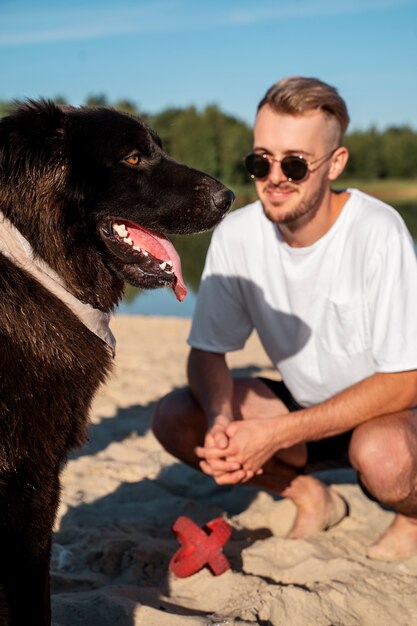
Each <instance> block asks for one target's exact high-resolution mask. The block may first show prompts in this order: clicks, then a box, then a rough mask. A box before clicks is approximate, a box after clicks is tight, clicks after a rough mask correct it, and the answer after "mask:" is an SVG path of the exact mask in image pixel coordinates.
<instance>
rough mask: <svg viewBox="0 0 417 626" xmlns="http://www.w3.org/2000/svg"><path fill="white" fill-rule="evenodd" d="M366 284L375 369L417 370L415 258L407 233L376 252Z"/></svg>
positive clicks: (416, 268)
mask: <svg viewBox="0 0 417 626" xmlns="http://www.w3.org/2000/svg"><path fill="white" fill-rule="evenodd" d="M367 283H368V302H369V314H370V317H371V319H370V328H371V329H372V337H371V341H372V352H373V357H374V361H375V369H376V371H378V372H400V371H408V370H412V369H417V258H416V253H415V249H414V244H413V241H412V240H411V237H410V236H409V235H408V233H401V234H395V236H393V237H392V238H391V239H390V240H389V242H388V243H387V245H386V246H385V247H384V248H383V250H381V251H379V252H378V254H377V255H376V257H375V258H374V259H373V260H372V262H371V264H370V267H369V274H368V281H367Z"/></svg>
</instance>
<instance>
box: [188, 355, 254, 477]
mask: <svg viewBox="0 0 417 626" xmlns="http://www.w3.org/2000/svg"><path fill="white" fill-rule="evenodd" d="M187 373H188V382H189V386H190V389H191V392H192V393H193V395H194V397H195V398H196V400H197V401H198V403H199V405H200V407H201V409H202V410H203V413H204V414H205V415H206V417H207V433H206V437H205V441H204V450H216V451H217V454H215V455H214V457H213V458H211V459H202V460H201V461H200V467H201V469H202V471H203V472H205V473H206V474H209V475H210V476H213V477H214V478H216V479H218V478H219V477H221V476H223V475H224V474H228V475H229V474H231V473H232V474H233V481H234V482H239V481H240V480H242V479H243V478H245V477H246V475H247V472H245V471H244V470H243V469H242V468H241V465H240V463H237V462H236V461H231V460H226V459H225V455H224V454H222V450H223V449H225V448H227V446H228V445H229V438H228V436H227V435H226V428H227V427H228V426H229V425H230V424H231V423H232V422H233V419H234V418H233V378H232V375H231V373H230V370H229V368H228V366H227V363H226V357H225V355H224V354H218V353H214V352H205V351H203V350H197V349H195V348H192V349H191V352H190V355H189V357H188V366H187ZM250 475H252V472H250Z"/></svg>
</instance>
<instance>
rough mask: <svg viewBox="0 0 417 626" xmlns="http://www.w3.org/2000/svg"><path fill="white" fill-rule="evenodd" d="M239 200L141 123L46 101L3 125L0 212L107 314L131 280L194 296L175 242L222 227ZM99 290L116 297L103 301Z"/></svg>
mask: <svg viewBox="0 0 417 626" xmlns="http://www.w3.org/2000/svg"><path fill="white" fill-rule="evenodd" d="M233 198H234V196H233V194H232V192H231V191H229V190H228V189H227V188H226V187H224V186H223V185H222V184H221V183H220V182H218V181H217V180H215V179H214V178H212V177H211V176H209V175H207V174H204V173H202V172H199V171H197V170H195V169H192V168H190V167H187V166H186V165H183V164H180V163H177V162H176V161H174V160H173V159H171V158H170V157H169V156H167V155H166V154H165V153H164V151H163V149H162V145H161V141H160V139H159V137H158V135H157V134H156V133H155V132H154V131H153V130H152V129H150V128H149V127H148V126H147V125H146V124H145V123H144V122H143V121H142V120H140V119H139V118H137V117H135V116H132V115H129V114H125V113H121V112H118V111H115V110H113V109H109V108H97V109H91V108H86V107H83V108H73V107H69V106H56V105H54V104H53V103H50V102H43V101H42V102H29V103H26V104H23V105H20V106H19V107H18V108H17V109H16V110H15V111H14V112H13V113H11V114H10V115H8V116H6V117H4V118H3V119H2V120H0V209H1V210H2V211H3V212H4V213H5V214H6V216H7V217H8V218H9V219H10V220H11V221H12V222H13V223H14V225H15V226H16V227H17V228H18V229H19V230H20V231H21V232H22V234H23V235H24V236H25V237H26V238H27V239H28V240H29V241H30V243H31V245H32V246H33V248H34V250H35V252H36V254H38V255H39V256H40V257H42V258H43V259H44V260H45V261H46V262H47V263H49V264H50V265H51V266H52V267H53V268H54V269H55V270H56V271H58V273H60V274H61V275H62V276H63V278H64V279H65V280H66V282H67V284H68V285H69V286H70V287H72V288H73V290H74V291H75V292H78V293H77V295H80V294H82V295H83V297H84V299H86V300H87V301H90V302H91V301H92V300H94V302H91V303H93V304H95V305H96V306H101V308H108V307H109V306H110V307H111V306H113V305H114V303H115V302H116V301H117V299H118V297H119V296H120V293H121V283H122V281H128V282H130V283H131V284H133V285H136V286H140V287H151V288H153V287H161V286H171V287H172V288H173V289H174V291H175V293H176V296H177V298H178V299H182V298H183V297H185V293H186V290H185V286H184V283H183V279H182V277H181V267H180V261H179V258H178V255H177V253H176V252H175V249H174V247H173V246H172V244H171V243H170V242H169V240H168V239H167V237H166V235H167V234H176V233H193V232H201V231H203V230H207V229H210V228H212V227H214V226H215V225H216V224H217V223H218V222H219V221H220V220H221V219H222V217H223V216H224V215H225V213H226V212H227V210H228V209H229V208H230V206H231V203H232V201H233ZM97 281H98V282H99V284H97ZM85 286H88V288H87V289H86V288H85ZM100 290H101V292H103V291H106V290H107V291H109V290H110V291H109V297H106V296H105V295H104V294H103V293H101V294H100V297H99V298H98V296H97V291H100ZM93 291H95V292H96V294H95V296H94V295H93Z"/></svg>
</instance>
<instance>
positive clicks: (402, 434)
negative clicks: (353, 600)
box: [349, 409, 417, 560]
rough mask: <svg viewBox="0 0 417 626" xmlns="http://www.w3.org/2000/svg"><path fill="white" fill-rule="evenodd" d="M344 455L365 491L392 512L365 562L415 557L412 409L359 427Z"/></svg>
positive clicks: (416, 422) (416, 452)
mask: <svg viewBox="0 0 417 626" xmlns="http://www.w3.org/2000/svg"><path fill="white" fill-rule="evenodd" d="M349 454H350V458H351V462H352V465H353V466H354V467H355V468H356V469H357V471H358V472H359V476H360V478H361V481H362V483H363V484H364V485H365V487H366V488H367V489H368V491H369V492H370V493H371V494H372V495H373V496H374V497H375V498H376V499H377V500H378V501H379V502H381V503H383V504H387V505H389V506H392V507H393V508H394V510H395V511H397V515H396V517H395V519H394V522H393V523H392V524H391V526H390V527H389V528H388V530H387V531H386V532H385V533H384V534H383V535H382V536H381V537H380V538H379V539H378V540H377V541H376V543H375V544H373V545H372V546H371V547H370V548H369V550H368V556H369V557H370V558H374V559H382V560H396V559H404V558H407V557H409V556H414V555H417V409H412V410H409V411H403V412H401V413H399V414H396V415H389V416H385V417H381V418H375V419H373V420H370V421H369V422H366V423H365V424H361V425H360V426H358V427H357V428H356V429H355V431H354V433H353V435H352V440H351V444H350V451H349Z"/></svg>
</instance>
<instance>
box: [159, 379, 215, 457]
mask: <svg viewBox="0 0 417 626" xmlns="http://www.w3.org/2000/svg"><path fill="white" fill-rule="evenodd" d="M151 429H152V432H153V433H154V435H155V437H156V438H157V439H158V441H159V443H160V444H161V445H162V446H163V447H164V448H165V449H166V450H167V451H168V452H170V453H171V454H173V455H174V456H177V457H180V458H181V457H182V453H183V452H184V451H185V449H186V448H188V447H189V445H190V446H192V445H194V446H195V445H200V444H201V442H202V439H203V438H204V433H205V430H206V422H205V418H204V416H203V414H202V411H201V409H200V408H199V406H198V404H197V403H196V401H195V400H194V398H193V396H192V394H191V392H190V390H189V389H188V388H187V387H186V388H183V389H176V390H175V391H172V392H171V393H169V394H167V395H166V396H163V397H162V398H161V399H160V400H159V402H158V404H157V405H156V407H155V410H154V414H153V417H152V421H151ZM188 444H189V445H188Z"/></svg>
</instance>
